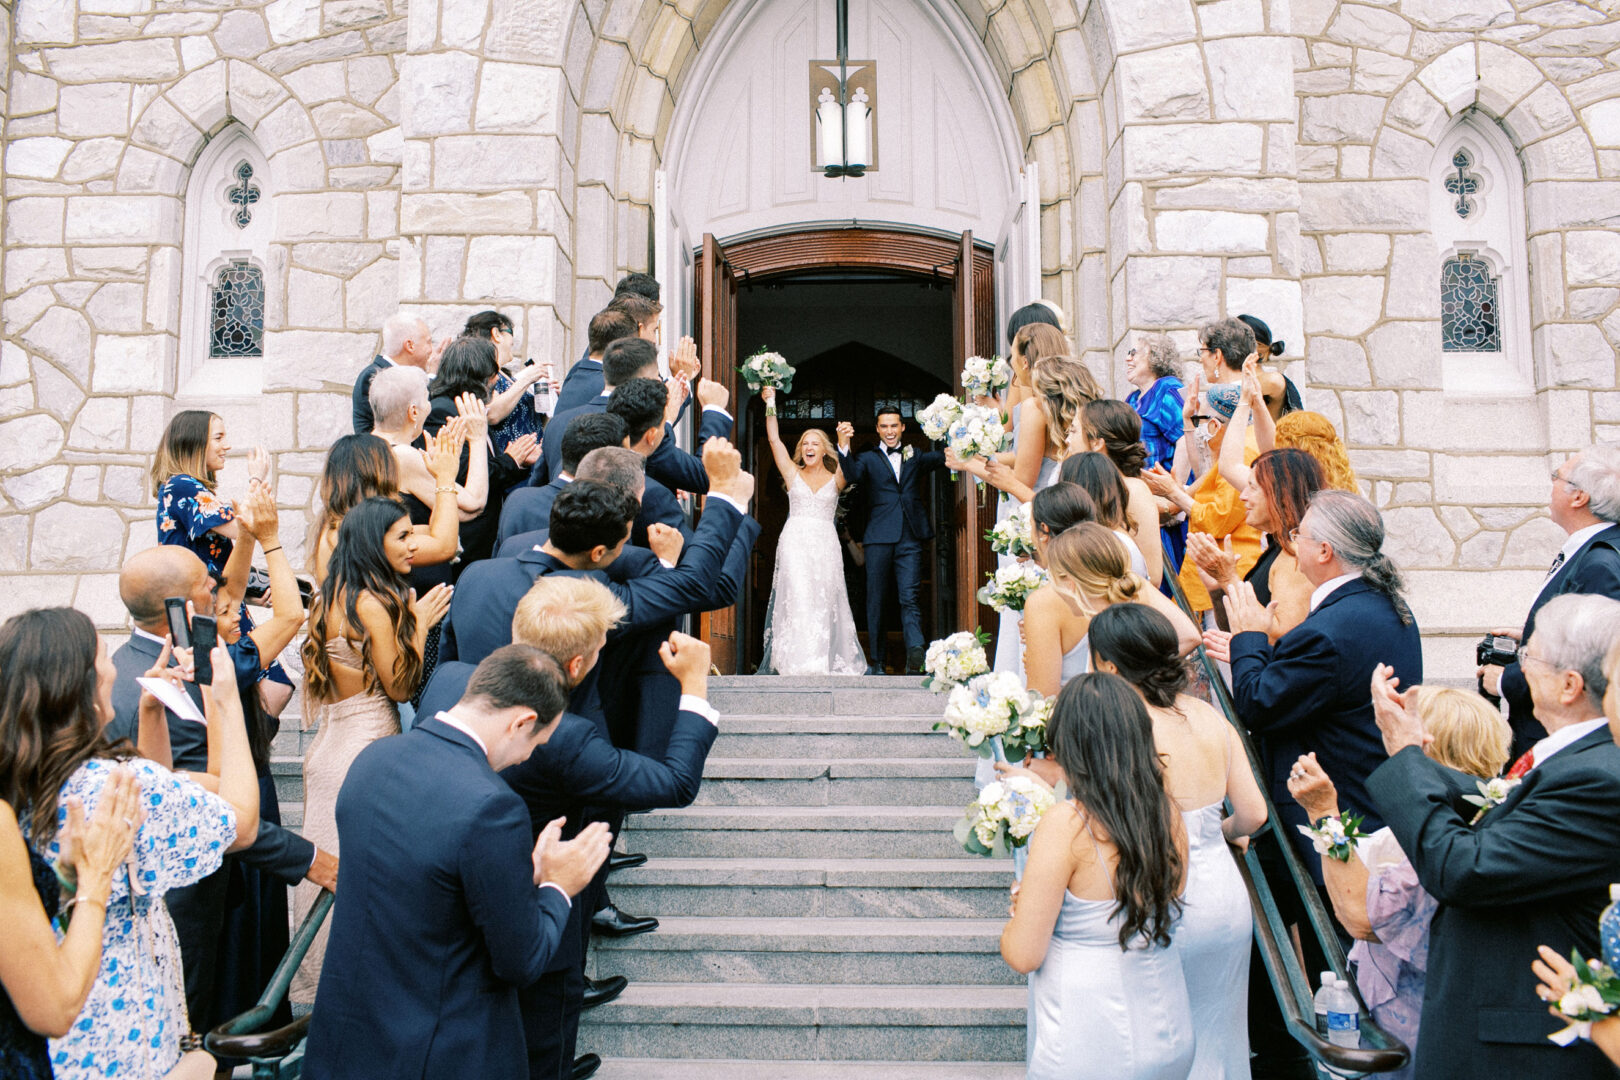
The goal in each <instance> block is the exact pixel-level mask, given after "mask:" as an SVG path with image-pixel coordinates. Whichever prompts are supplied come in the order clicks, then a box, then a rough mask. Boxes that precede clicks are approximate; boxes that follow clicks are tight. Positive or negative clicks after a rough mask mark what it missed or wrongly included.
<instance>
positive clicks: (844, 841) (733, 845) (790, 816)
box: [625, 806, 973, 859]
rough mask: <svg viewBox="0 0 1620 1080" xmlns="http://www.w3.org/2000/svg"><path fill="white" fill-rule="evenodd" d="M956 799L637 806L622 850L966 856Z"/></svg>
mask: <svg viewBox="0 0 1620 1080" xmlns="http://www.w3.org/2000/svg"><path fill="white" fill-rule="evenodd" d="M961 817H962V808H961V807H959V806H900V807H896V806H691V807H684V808H682V809H679V810H655V811H653V812H652V813H649V814H637V815H636V816H635V817H634V818H633V819H631V822H630V824H628V825H627V827H626V829H625V832H626V838H625V844H626V850H629V851H640V852H645V853H646V854H647V855H649V856H654V857H657V856H678V857H681V858H699V857H726V858H738V857H743V858H748V857H760V856H767V857H775V858H795V859H800V858H812V857H814V856H816V855H829V856H832V857H835V858H844V859H850V858H855V859H948V858H953V857H960V858H963V859H968V858H972V857H973V856H970V855H968V854H967V852H965V851H963V850H962V846H961V845H960V844H958V843H957V842H956V837H954V836H953V835H951V830H952V828H954V827H955V825H956V823H957V822H958V821H959V820H961Z"/></svg>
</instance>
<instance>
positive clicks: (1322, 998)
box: [1314, 971, 1339, 1035]
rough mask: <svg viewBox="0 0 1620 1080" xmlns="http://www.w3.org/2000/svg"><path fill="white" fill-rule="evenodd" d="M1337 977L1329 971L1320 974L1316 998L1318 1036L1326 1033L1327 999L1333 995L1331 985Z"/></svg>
mask: <svg viewBox="0 0 1620 1080" xmlns="http://www.w3.org/2000/svg"><path fill="white" fill-rule="evenodd" d="M1338 980H1339V977H1338V976H1337V975H1335V974H1333V972H1331V971H1324V972H1322V981H1321V982H1320V983H1318V984H1317V987H1316V997H1315V999H1314V1002H1315V1005H1316V1031H1317V1033H1318V1034H1320V1035H1326V1034H1327V1033H1328V998H1329V997H1331V996H1332V994H1333V984H1334V983H1335V982H1337V981H1338Z"/></svg>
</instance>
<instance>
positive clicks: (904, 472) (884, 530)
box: [838, 408, 945, 675]
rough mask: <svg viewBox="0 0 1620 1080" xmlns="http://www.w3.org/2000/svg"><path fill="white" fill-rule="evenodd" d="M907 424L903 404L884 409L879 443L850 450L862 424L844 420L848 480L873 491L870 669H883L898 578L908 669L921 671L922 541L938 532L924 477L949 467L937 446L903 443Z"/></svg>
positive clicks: (867, 541)
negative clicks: (888, 613)
mask: <svg viewBox="0 0 1620 1080" xmlns="http://www.w3.org/2000/svg"><path fill="white" fill-rule="evenodd" d="M905 430H906V424H905V421H904V420H903V419H902V418H901V416H900V412H899V410H898V409H891V408H884V409H880V410H878V414H877V436H878V445H877V447H876V448H875V449H872V450H866V451H863V452H862V453H860V454H857V455H855V456H854V457H851V456H850V446H849V444H850V440H851V439H852V438H854V435H855V426H854V425H853V424H850V423H849V422H848V421H845V422H844V423H841V424H839V425H838V464H839V466H840V467H841V468H842V469H843V470H844V479H845V480H846V481H848V482H849V483H852V484H859V485H861V489H862V490H863V491H865V492H866V503H867V518H866V530H865V532H864V533H863V534H862V537H861V544H862V547H863V549H864V551H865V554H866V637H867V650H866V651H867V655H868V656H869V657H870V658H871V661H870V663H871V666H870V667H868V668H867V674H869V675H881V674H883V645H884V642H883V602H884V600H885V599H887V597H888V593H889V581H890V579H891V578H892V579H893V580H894V583H895V586H896V588H897V591H898V593H899V597H900V627H901V630H902V632H903V634H904V637H905V643H906V672H907V673H908V674H915V673H918V672H921V671H922V665H923V647H924V637H923V628H922V609H921V608H920V607H919V606H918V601H917V593H918V590H919V589H920V588H921V587H922V557H923V545H924V544H926V543H927V542H928V541H930V540H932V539H933V538H934V526H933V523H932V522H930V521H929V520H928V506H927V504H926V503H925V502H923V497H922V491H923V481H924V480H925V478H926V477H927V476H928V474H929V473H930V472H933V471H934V470H935V469H941V468H944V467H945V455H944V454H943V453H941V452H940V451H938V450H929V451H927V452H926V453H922V454H918V453H915V452H914V451H913V449H912V448H911V447H909V446H902V445H901V442H900V439H901V436H902V435H904V434H905Z"/></svg>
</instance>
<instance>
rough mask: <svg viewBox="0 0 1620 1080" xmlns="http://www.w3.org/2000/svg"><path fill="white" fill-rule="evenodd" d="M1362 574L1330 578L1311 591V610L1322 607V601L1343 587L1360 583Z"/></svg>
mask: <svg viewBox="0 0 1620 1080" xmlns="http://www.w3.org/2000/svg"><path fill="white" fill-rule="evenodd" d="M1360 580H1361V575H1360V574H1340V575H1339V576H1338V577H1336V578H1329V579H1328V580H1327V581H1324V582H1322V584H1320V585H1318V586H1317V587H1316V588H1314V589H1312V590H1311V610H1312V611H1315V610H1316V609H1317V608H1318V607H1321V605H1322V601H1324V600H1326V599H1327V598H1328V597H1330V596H1332V595H1333V593H1334V592H1335V591H1336V590H1337V589H1338V588H1339V586H1341V585H1348V584H1350V582H1352V581H1360Z"/></svg>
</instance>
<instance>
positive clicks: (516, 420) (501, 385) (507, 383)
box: [489, 371, 540, 454]
mask: <svg viewBox="0 0 1620 1080" xmlns="http://www.w3.org/2000/svg"><path fill="white" fill-rule="evenodd" d="M512 383H513V380H512V378H511V377H510V376H509V375H507V374H506V372H504V371H503V372H501V373H500V374H499V375H497V376H495V389H494V390H493V391H492V392H491V394H490V396H491V397H499V396H500V395H501V394H504V393H506V392H507V391H508V390H510V389H512ZM539 434H540V418H539V415H538V414H537V413H536V412H535V411H534V395H533V394H532V393H526V394H524V395H523V396H522V397H521V398H519V399H518V403H517V404H516V405H514V406H512V411H511V412H509V413H507V414H506V419H505V420H502V421H501V422H500V423H498V424H491V425H490V426H489V437H490V441H492V442H493V443H494V444H495V452H496V453H498V454H504V453H506V446H507V444H508V443H510V442H511V441H512V440H513V439H521V438H522V437H523V436H525V435H539Z"/></svg>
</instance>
